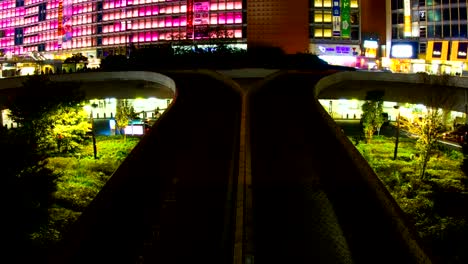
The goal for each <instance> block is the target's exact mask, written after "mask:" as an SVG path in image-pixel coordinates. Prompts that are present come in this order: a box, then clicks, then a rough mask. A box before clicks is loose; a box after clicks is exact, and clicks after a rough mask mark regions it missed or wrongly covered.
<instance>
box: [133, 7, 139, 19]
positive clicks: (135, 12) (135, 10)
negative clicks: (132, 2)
mask: <svg viewBox="0 0 468 264" xmlns="http://www.w3.org/2000/svg"><path fill="white" fill-rule="evenodd" d="M133 17H138V8H133Z"/></svg>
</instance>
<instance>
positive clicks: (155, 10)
mask: <svg viewBox="0 0 468 264" xmlns="http://www.w3.org/2000/svg"><path fill="white" fill-rule="evenodd" d="M152 9H153V10H152V12H151V13H152V14H153V15H157V14H159V6H153V7H152Z"/></svg>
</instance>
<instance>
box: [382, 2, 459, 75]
mask: <svg viewBox="0 0 468 264" xmlns="http://www.w3.org/2000/svg"><path fill="white" fill-rule="evenodd" d="M387 5H390V6H391V11H390V13H389V14H388V16H389V17H391V19H389V22H387V23H388V28H389V29H388V31H387V38H388V39H391V42H392V49H394V48H395V47H396V50H400V51H403V52H392V56H391V58H392V68H393V70H395V71H398V72H422V71H424V72H428V73H433V74H443V73H446V74H451V75H459V74H461V73H462V71H464V70H466V60H467V57H466V54H467V47H468V35H467V34H468V27H467V22H466V21H467V1H461V0H419V1H410V0H387ZM410 46H411V47H413V48H414V50H412V51H411V53H412V54H409V53H408V52H410ZM402 47H403V48H402ZM409 55H411V56H409ZM402 56H403V57H402Z"/></svg>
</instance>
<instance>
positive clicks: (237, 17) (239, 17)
mask: <svg viewBox="0 0 468 264" xmlns="http://www.w3.org/2000/svg"><path fill="white" fill-rule="evenodd" d="M234 23H236V24H239V23H242V13H235V14H234Z"/></svg>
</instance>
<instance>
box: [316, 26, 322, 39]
mask: <svg viewBox="0 0 468 264" xmlns="http://www.w3.org/2000/svg"><path fill="white" fill-rule="evenodd" d="M314 37H315V38H322V37H323V30H322V29H321V28H316V29H315V30H314Z"/></svg>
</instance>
